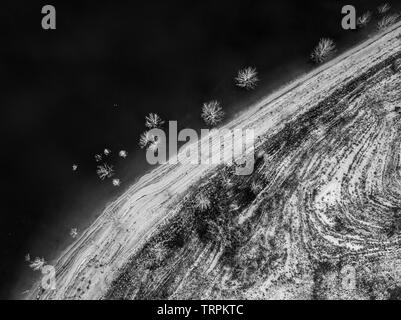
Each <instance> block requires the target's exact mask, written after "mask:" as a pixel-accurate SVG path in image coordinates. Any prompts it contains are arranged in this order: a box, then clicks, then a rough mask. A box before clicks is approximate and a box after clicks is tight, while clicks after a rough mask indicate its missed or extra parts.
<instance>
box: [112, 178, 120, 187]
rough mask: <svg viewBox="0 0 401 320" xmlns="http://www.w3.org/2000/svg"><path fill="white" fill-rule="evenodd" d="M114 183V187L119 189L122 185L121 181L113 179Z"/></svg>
mask: <svg viewBox="0 0 401 320" xmlns="http://www.w3.org/2000/svg"><path fill="white" fill-rule="evenodd" d="M112 183H113V186H115V187H119V186H120V184H121V181H120V179H113V181H112Z"/></svg>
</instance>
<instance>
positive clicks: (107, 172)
mask: <svg viewBox="0 0 401 320" xmlns="http://www.w3.org/2000/svg"><path fill="white" fill-rule="evenodd" d="M96 173H97V175H98V176H99V178H100V179H101V180H104V179H105V178H111V177H112V176H113V175H114V169H113V166H111V165H108V164H107V163H104V164H102V165H100V166H97V171H96Z"/></svg>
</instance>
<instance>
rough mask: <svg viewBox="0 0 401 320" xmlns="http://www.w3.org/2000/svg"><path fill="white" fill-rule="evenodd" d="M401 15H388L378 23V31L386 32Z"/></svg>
mask: <svg viewBox="0 0 401 320" xmlns="http://www.w3.org/2000/svg"><path fill="white" fill-rule="evenodd" d="M399 17H400V15H399V14H391V15H386V16H384V17H383V18H382V19H380V21H379V22H378V23H377V29H378V30H384V29H387V28H388V27H390V26H391V25H393V24H394V23H396V22H397V20H398V19H399Z"/></svg>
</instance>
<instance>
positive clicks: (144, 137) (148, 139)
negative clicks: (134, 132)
mask: <svg viewBox="0 0 401 320" xmlns="http://www.w3.org/2000/svg"><path fill="white" fill-rule="evenodd" d="M154 140H155V139H154V137H153V135H151V134H150V133H149V132H148V131H146V132H144V133H142V134H141V136H140V137H139V146H140V147H141V149H143V148H147V147H148V146H149V144H150V143H152V142H153V141H154Z"/></svg>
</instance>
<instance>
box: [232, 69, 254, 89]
mask: <svg viewBox="0 0 401 320" xmlns="http://www.w3.org/2000/svg"><path fill="white" fill-rule="evenodd" d="M235 80H236V84H237V86H238V87H241V88H245V89H248V90H250V89H255V87H256V85H257V82H258V81H259V79H258V73H257V72H256V69H255V68H252V67H247V68H244V69H241V70H240V71H238V75H237V77H236V78H235Z"/></svg>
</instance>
